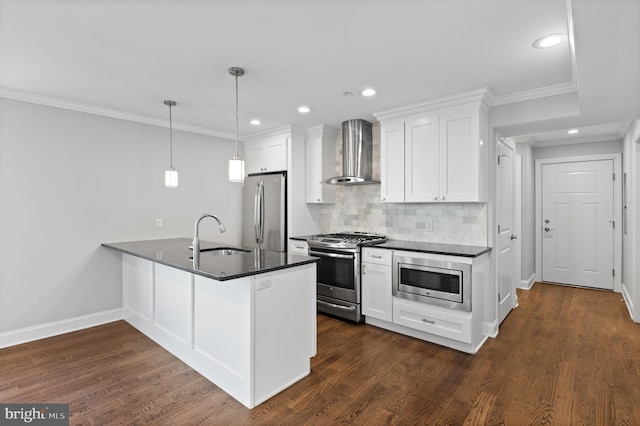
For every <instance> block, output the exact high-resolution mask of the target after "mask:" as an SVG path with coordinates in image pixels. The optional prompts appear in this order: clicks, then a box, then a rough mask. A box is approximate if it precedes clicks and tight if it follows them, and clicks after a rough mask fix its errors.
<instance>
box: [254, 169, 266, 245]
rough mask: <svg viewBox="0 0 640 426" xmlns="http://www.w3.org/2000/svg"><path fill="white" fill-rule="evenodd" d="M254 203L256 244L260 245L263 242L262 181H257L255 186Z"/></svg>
mask: <svg viewBox="0 0 640 426" xmlns="http://www.w3.org/2000/svg"><path fill="white" fill-rule="evenodd" d="M254 201H255V202H254V207H255V210H254V224H255V230H256V243H258V244H262V242H263V241H264V182H262V181H259V182H258V184H257V185H256V196H255V200H254Z"/></svg>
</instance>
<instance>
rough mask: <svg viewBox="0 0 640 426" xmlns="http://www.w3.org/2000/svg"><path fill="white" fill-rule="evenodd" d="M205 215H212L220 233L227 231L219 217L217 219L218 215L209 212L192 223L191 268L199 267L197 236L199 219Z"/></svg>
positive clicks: (198, 242)
mask: <svg viewBox="0 0 640 426" xmlns="http://www.w3.org/2000/svg"><path fill="white" fill-rule="evenodd" d="M205 217H212V218H214V219H215V220H216V222H218V229H219V230H220V233H223V232H226V231H227V228H225V227H224V225H223V224H222V222H221V221H220V219H218V216H216V215H213V214H211V213H205V214H203V215H202V216H200V218H199V219H198V220H196V223H195V225H193V235H194V236H193V243H192V246H193V269H198V268H199V267H200V239H199V238H198V230H199V228H200V221H201V220H202V219H204V218H205Z"/></svg>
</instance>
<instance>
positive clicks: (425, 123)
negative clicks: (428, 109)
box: [404, 115, 442, 203]
mask: <svg viewBox="0 0 640 426" xmlns="http://www.w3.org/2000/svg"><path fill="white" fill-rule="evenodd" d="M438 126H439V123H438V116H437V115H432V116H427V117H424V118H418V119H415V120H409V121H406V122H405V125H404V129H405V135H404V150H405V151H404V167H405V169H404V186H405V196H404V198H405V199H404V200H405V201H406V202H409V203H415V202H423V201H431V200H437V197H438V196H439V195H440V186H439V181H440V169H441V166H440V164H441V161H440V152H441V148H442V147H441V146H440V139H439V138H440V133H439V132H438Z"/></svg>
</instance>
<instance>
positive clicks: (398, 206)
mask: <svg viewBox="0 0 640 426" xmlns="http://www.w3.org/2000/svg"><path fill="white" fill-rule="evenodd" d="M340 170H342V134H341V132H340V133H338V136H337V140H336V174H339V173H340ZM373 178H374V179H375V180H380V126H379V125H374V127H373ZM319 220H320V224H319V225H320V226H319V228H320V231H321V232H324V233H328V232H339V231H363V232H377V233H381V234H385V235H386V236H387V238H391V239H398V240H409V241H427V242H436V243H449V244H466V245H475V246H486V245H487V204H486V203H383V202H382V201H381V200H380V185H378V184H371V185H350V186H344V185H339V186H337V187H336V202H335V204H323V205H322V206H321V207H320V218H319ZM429 223H431V224H432V227H433V230H432V231H428V230H427V226H428V224H429Z"/></svg>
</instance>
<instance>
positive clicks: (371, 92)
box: [360, 88, 376, 96]
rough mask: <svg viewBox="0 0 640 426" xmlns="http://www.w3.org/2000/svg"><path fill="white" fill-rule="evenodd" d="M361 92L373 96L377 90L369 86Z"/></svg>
mask: <svg viewBox="0 0 640 426" xmlns="http://www.w3.org/2000/svg"><path fill="white" fill-rule="evenodd" d="M360 94H361V95H362V96H373V95H375V94H376V91H375V90H373V89H371V88H368V89H364V90H363V91H362V92H360Z"/></svg>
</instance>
